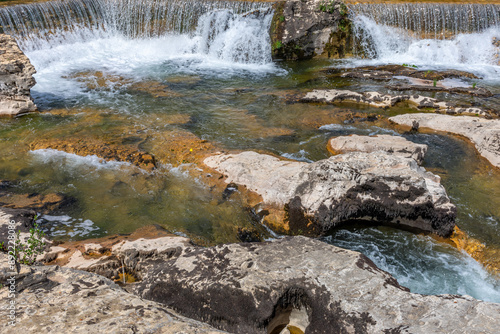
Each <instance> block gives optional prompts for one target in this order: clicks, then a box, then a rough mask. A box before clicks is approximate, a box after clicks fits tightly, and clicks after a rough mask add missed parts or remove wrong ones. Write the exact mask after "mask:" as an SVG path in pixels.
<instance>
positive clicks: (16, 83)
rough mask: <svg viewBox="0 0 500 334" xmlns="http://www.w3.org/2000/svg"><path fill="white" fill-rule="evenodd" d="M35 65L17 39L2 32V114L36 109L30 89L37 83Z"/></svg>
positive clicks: (0, 74)
mask: <svg viewBox="0 0 500 334" xmlns="http://www.w3.org/2000/svg"><path fill="white" fill-rule="evenodd" d="M35 72H36V71H35V67H34V66H33V65H31V63H30V60H29V59H28V57H26V55H24V53H23V52H22V51H21V50H20V49H19V46H18V45H17V43H16V41H15V39H14V38H13V37H11V36H9V35H4V34H0V115H10V116H15V115H19V114H23V113H27V112H32V111H36V105H35V103H34V102H33V99H32V98H31V94H30V89H31V87H33V86H34V85H35V83H36V81H35V79H34V78H33V74H34V73H35Z"/></svg>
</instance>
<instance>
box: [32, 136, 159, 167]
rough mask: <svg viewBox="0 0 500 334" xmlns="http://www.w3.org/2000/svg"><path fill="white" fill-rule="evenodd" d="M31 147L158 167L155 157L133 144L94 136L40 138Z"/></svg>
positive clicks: (139, 165)
mask: <svg viewBox="0 0 500 334" xmlns="http://www.w3.org/2000/svg"><path fill="white" fill-rule="evenodd" d="M30 149H31V150H41V149H53V150H58V151H63V152H66V153H72V154H77V155H80V156H87V155H96V156H98V157H99V158H102V159H104V160H108V161H109V160H115V161H126V162H129V163H131V164H133V165H136V166H138V167H140V168H143V169H146V170H153V169H154V168H156V159H155V157H154V156H153V155H151V154H149V153H147V152H143V151H142V150H140V149H138V148H136V147H135V146H133V145H132V146H130V145H120V144H117V143H108V142H105V141H102V140H99V139H94V138H65V139H38V140H35V141H34V142H32V143H31V144H30Z"/></svg>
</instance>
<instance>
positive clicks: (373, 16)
mask: <svg viewBox="0 0 500 334" xmlns="http://www.w3.org/2000/svg"><path fill="white" fill-rule="evenodd" d="M351 12H352V19H353V23H354V25H353V35H354V43H353V45H355V46H356V50H355V54H356V55H357V56H358V57H362V58H367V59H370V61H368V62H367V61H364V63H371V64H382V63H393V64H403V63H406V64H414V65H418V66H420V67H424V68H429V69H437V68H454V69H463V70H468V71H471V72H475V73H477V74H479V75H481V76H483V77H484V78H485V79H491V80H498V78H499V77H500V76H499V74H500V66H499V58H498V57H499V55H500V48H499V45H498V44H496V43H495V41H496V40H495V38H500V6H499V5H483V4H426V3H405V4H358V5H353V6H351ZM361 63H363V62H361Z"/></svg>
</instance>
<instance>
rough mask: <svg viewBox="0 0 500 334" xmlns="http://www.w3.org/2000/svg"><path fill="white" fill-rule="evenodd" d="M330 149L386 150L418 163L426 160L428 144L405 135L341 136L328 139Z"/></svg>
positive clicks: (346, 150) (336, 151) (341, 150)
mask: <svg viewBox="0 0 500 334" xmlns="http://www.w3.org/2000/svg"><path fill="white" fill-rule="evenodd" d="M328 150H329V151H331V152H333V153H336V154H337V153H347V152H367V153H370V152H375V151H384V152H387V153H391V154H395V155H399V156H402V157H405V158H412V159H415V160H416V161H417V162H418V164H421V163H422V161H423V160H424V156H425V153H426V152H427V145H424V144H415V143H413V142H411V141H409V140H407V139H405V138H403V137H399V136H390V135H377V136H358V135H350V136H340V137H334V138H331V139H330V140H329V141H328Z"/></svg>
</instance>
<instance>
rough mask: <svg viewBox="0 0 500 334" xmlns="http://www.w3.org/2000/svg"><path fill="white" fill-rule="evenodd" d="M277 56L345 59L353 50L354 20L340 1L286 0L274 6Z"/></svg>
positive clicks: (280, 57) (274, 43)
mask: <svg viewBox="0 0 500 334" xmlns="http://www.w3.org/2000/svg"><path fill="white" fill-rule="evenodd" d="M274 10H275V12H274V17H273V20H272V22H271V31H270V36H271V43H272V55H273V59H286V60H289V59H292V60H295V59H310V58H313V57H315V56H328V57H334V58H343V57H345V55H346V54H347V53H348V52H349V50H350V30H351V23H350V21H349V19H348V9H347V6H346V5H345V4H344V3H343V2H342V1H339V0H286V1H279V2H277V3H276V4H275V5H274Z"/></svg>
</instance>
